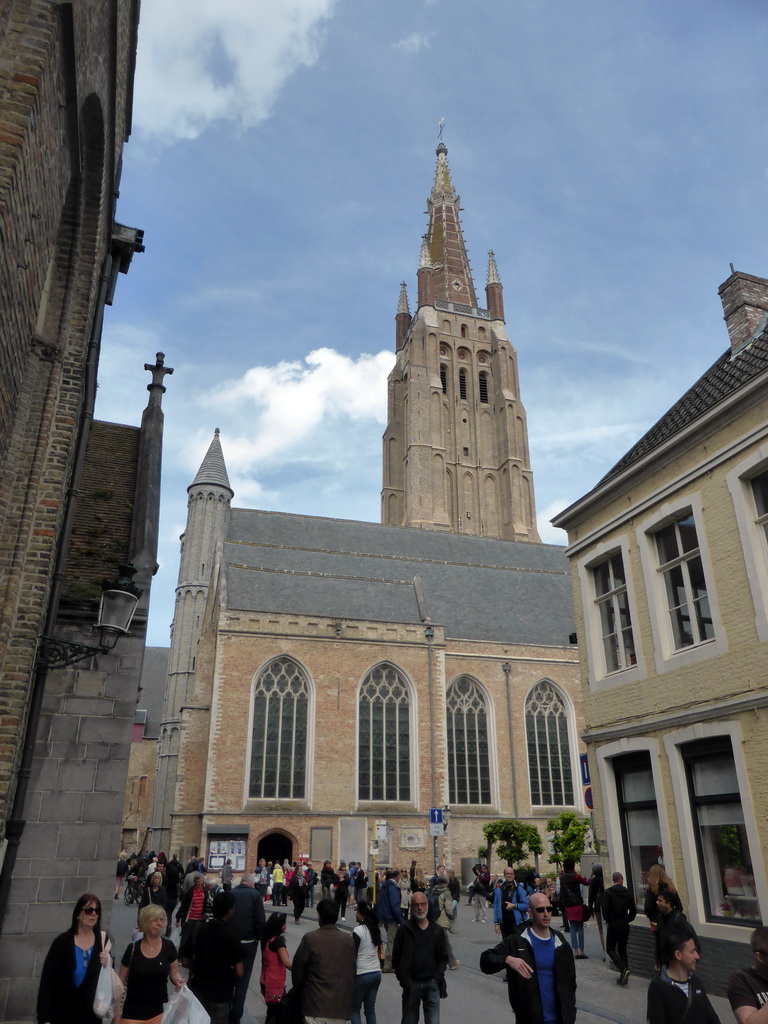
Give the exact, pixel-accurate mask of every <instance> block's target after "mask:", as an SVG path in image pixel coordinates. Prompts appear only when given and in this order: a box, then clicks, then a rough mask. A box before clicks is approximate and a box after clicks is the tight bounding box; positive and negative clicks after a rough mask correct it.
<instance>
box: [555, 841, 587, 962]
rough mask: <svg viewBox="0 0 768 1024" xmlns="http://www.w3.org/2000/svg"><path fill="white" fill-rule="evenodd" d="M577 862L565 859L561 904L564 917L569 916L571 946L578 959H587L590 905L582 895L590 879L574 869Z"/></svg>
mask: <svg viewBox="0 0 768 1024" xmlns="http://www.w3.org/2000/svg"><path fill="white" fill-rule="evenodd" d="M575 867H576V862H575V861H574V860H573V858H572V857H567V858H566V859H565V860H564V861H563V873H562V875H561V876H560V904H561V906H562V908H563V917H566V918H568V926H569V932H570V936H571V946H572V947H573V955H574V957H575V959H576V960H587V959H588V957H587V954H586V953H585V952H584V922H585V921H586V920H587V919H588V918H589V907H585V906H584V901H583V899H582V895H581V887H582V885H589V879H588V878H584V876H583V875H580V874H578V873H577V872H576V871H575V870H574V869H575Z"/></svg>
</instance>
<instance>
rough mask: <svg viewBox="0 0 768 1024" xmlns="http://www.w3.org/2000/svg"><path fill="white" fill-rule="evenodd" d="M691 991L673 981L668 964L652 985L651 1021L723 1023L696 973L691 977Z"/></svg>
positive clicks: (662, 1023) (664, 1023) (663, 1023)
mask: <svg viewBox="0 0 768 1024" xmlns="http://www.w3.org/2000/svg"><path fill="white" fill-rule="evenodd" d="M688 984H689V986H690V987H689V995H688V996H686V994H685V992H683V991H682V989H679V988H678V987H677V985H673V984H672V982H671V981H670V980H669V978H668V976H667V969H666V967H662V969H661V974H660V975H659V976H658V977H656V978H653V979H652V980H651V984H650V985H649V986H648V1009H647V1021H648V1024H720V1018H719V1017H718V1016H717V1013H716V1012H715V1010H714V1008H713V1006H712V1004H711V1003H710V1001H709V999H708V998H707V993H706V992H705V991H704V989H703V988H702V986H701V984H700V983H699V981H698V979H697V978H696V976H695V975H694V976H692V977H691V978H690V979H689V981H688Z"/></svg>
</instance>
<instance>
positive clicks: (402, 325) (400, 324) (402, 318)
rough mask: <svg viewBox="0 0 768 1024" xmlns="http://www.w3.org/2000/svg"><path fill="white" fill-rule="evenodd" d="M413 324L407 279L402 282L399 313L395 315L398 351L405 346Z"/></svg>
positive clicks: (396, 347) (398, 305)
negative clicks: (409, 306) (406, 284)
mask: <svg viewBox="0 0 768 1024" xmlns="http://www.w3.org/2000/svg"><path fill="white" fill-rule="evenodd" d="M410 326H411V311H410V309H409V308H408V292H407V290H406V287H405V281H401V283H400V301H399V302H398V304H397V315H396V316H395V350H396V351H397V352H399V351H400V349H401V348H402V347H403V342H404V341H405V336H406V334H407V333H408V328H409V327H410Z"/></svg>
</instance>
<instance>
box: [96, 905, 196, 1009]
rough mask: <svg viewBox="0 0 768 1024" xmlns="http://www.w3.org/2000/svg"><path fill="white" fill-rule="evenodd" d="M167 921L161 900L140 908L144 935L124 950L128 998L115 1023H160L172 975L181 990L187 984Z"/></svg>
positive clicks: (123, 974) (122, 970)
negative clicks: (167, 937) (168, 931)
mask: <svg viewBox="0 0 768 1024" xmlns="http://www.w3.org/2000/svg"><path fill="white" fill-rule="evenodd" d="M165 923H166V917H165V909H164V908H163V907H160V906H158V905H157V904H154V903H152V904H150V905H149V906H147V907H144V908H143V909H142V910H141V911H140V912H139V928H140V929H141V930H142V932H144V937H143V938H142V939H139V940H138V941H137V942H132V943H131V944H130V946H128V948H127V949H126V951H125V953H124V954H123V959H122V961H121V963H120V980H121V981H122V983H123V984H124V985H125V999H124V1000H123V1006H122V1009H121V1010H119V1011H118V1012H117V1013H116V1014H115V1017H114V1020H113V1022H112V1024H160V1020H161V1018H162V1016H163V1004H164V1003H166V1002H167V1001H168V979H169V978H170V980H171V981H172V982H173V984H174V986H175V988H176V991H177V992H178V990H179V989H180V988H181V987H182V985H183V984H184V979H183V978H182V976H181V974H180V972H179V961H178V959H177V957H176V947H175V946H174V944H173V943H172V942H171V940H170V939H166V938H165V937H164V936H163V932H164V931H165Z"/></svg>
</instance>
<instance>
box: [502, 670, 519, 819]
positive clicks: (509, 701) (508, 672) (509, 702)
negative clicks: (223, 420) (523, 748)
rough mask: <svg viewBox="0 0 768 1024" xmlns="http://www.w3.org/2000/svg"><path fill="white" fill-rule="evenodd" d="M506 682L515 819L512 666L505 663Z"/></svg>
mask: <svg viewBox="0 0 768 1024" xmlns="http://www.w3.org/2000/svg"><path fill="white" fill-rule="evenodd" d="M501 668H502V670H503V672H504V676H505V678H506V682H507V726H508V728H509V756H510V760H511V761H512V804H513V807H514V811H515V818H517V816H518V813H519V812H518V807H517V764H516V763H515V734H514V732H513V731H512V684H511V683H510V681H509V677H510V675H511V674H512V666H511V665H510V663H509V662H508V661H505V662H504V664H503V665H502V666H501Z"/></svg>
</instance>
